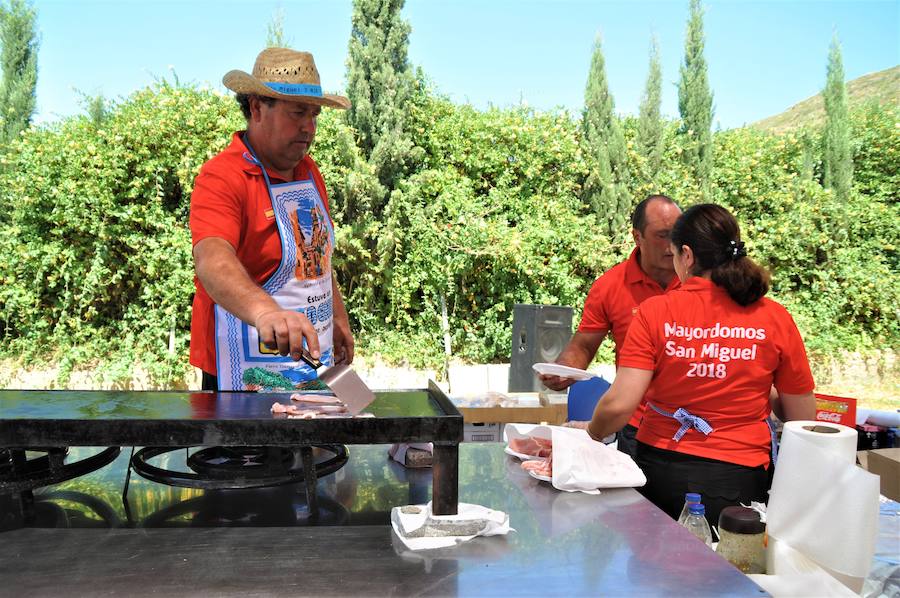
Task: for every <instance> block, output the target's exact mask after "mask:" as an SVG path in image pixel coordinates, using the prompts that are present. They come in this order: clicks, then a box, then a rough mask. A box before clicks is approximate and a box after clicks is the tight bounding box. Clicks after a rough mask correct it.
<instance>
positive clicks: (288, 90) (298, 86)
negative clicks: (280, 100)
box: [264, 83, 322, 98]
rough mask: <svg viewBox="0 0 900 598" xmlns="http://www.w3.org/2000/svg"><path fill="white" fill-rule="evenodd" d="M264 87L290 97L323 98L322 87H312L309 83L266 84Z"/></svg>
mask: <svg viewBox="0 0 900 598" xmlns="http://www.w3.org/2000/svg"><path fill="white" fill-rule="evenodd" d="M264 85H265V86H266V87H268V88H269V89H271V90H272V91H276V92H278V93H283V94H284V95H288V96H313V97H317V98H321V97H322V86H321V85H310V84H308V83H265V84H264Z"/></svg>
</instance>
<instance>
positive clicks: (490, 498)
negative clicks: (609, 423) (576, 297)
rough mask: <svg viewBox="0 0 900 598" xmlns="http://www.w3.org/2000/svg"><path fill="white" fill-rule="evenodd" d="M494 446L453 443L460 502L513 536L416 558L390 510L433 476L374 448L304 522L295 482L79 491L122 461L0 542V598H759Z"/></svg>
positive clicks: (643, 524)
mask: <svg viewBox="0 0 900 598" xmlns="http://www.w3.org/2000/svg"><path fill="white" fill-rule="evenodd" d="M502 449H503V446H502V445H500V444H463V445H461V446H460V451H459V458H460V462H459V475H460V477H459V485H460V486H459V498H460V500H461V501H463V502H471V503H477V504H481V505H484V506H487V507H491V508H494V509H500V510H503V511H506V512H507V513H509V515H510V521H511V524H512V526H513V527H514V528H515V529H516V532H514V533H511V534H510V535H509V536H506V537H493V538H476V539H475V540H473V541H471V542H469V543H466V544H462V545H460V546H458V547H456V548H454V549H445V550H441V551H431V552H427V553H409V552H405V551H404V550H403V549H402V546H401V545H400V543H399V541H398V540H397V539H396V538H394V537H393V533H392V531H391V530H390V527H389V525H388V514H389V512H390V508H391V507H393V506H397V505H399V504H407V503H410V502H412V503H415V502H424V501H426V500H427V499H428V498H429V497H430V486H431V472H430V471H429V470H406V469H404V468H403V467H401V466H399V465H397V464H396V463H393V462H390V461H388V460H387V458H386V452H387V447H386V446H353V447H351V458H350V462H349V463H348V465H347V466H345V467H344V468H343V469H342V470H341V471H339V472H337V473H336V474H333V475H332V476H330V477H329V478H324V479H322V480H320V483H319V495H320V501H319V502H320V505H322V507H323V508H325V509H326V510H330V512H329V513H325V514H323V516H322V517H321V518H320V519H319V520H318V521H315V522H313V521H310V520H309V519H308V513H304V511H303V509H304V505H303V502H302V499H303V490H302V488H299V487H297V486H285V487H280V488H274V489H264V490H254V491H215V492H210V491H207V492H202V491H201V492H198V491H192V490H185V489H172V488H168V487H164V486H160V485H158V484H155V483H152V482H147V481H146V480H132V487H131V489H130V491H129V496H130V499H129V500H130V501H131V503H132V504H131V509H132V510H135V511H137V515H136V516H135V518H134V519H133V520H131V521H128V520H126V518H125V517H124V516H123V513H122V511H123V508H122V506H121V504H118V505H117V504H115V500H114V499H115V498H116V496H115V491H114V490H111V489H107V490H103V488H111V487H112V486H111V484H110V483H109V482H102V481H101V482H98V483H97V484H94V485H93V486H92V484H91V483H90V480H89V479H86V478H91V477H93V478H95V479H98V480H109V479H111V478H115V477H116V476H118V475H120V474H121V473H122V471H123V469H124V466H123V463H124V461H123V460H124V459H127V452H128V451H123V455H122V456H121V457H120V458H119V459H117V461H116V462H115V463H113V464H111V465H110V466H108V467H107V468H106V469H105V470H99V471H97V472H95V473H93V474H90V476H84V477H83V478H78V479H76V480H72V481H70V482H67V483H66V484H61V485H59V486H58V487H50V488H46V489H43V490H41V491H38V492H36V504H35V506H36V509H35V510H36V512H37V514H38V517H37V519H36V521H35V522H34V523H32V524H30V525H29V526H27V527H23V528H19V529H13V530H10V531H6V532H0V595H10V596H12V595H15V596H17V597H18V596H45V595H46V596H49V595H53V596H59V595H64V596H66V597H69V596H87V595H90V596H98V595H128V596H140V595H154V596H192V595H197V596H201V595H202V596H208V595H238V594H240V595H242V596H288V595H289V596H306V595H310V596H413V595H414V596H497V595H502V596H538V595H539V596H554V595H564V596H598V595H603V596H626V595H627V596H641V595H647V596H660V595H671V596H701V595H705V596H710V595H712V596H723V595H741V596H761V595H765V593H764V592H763V591H762V590H761V589H760V588H759V587H758V586H756V585H755V584H754V583H753V582H751V581H750V580H749V579H748V578H747V577H746V576H744V575H743V574H741V573H740V572H739V571H738V570H737V569H735V568H733V567H732V566H731V565H729V564H728V563H727V562H725V561H724V560H723V559H721V558H719V557H718V556H717V555H716V554H715V553H713V552H712V551H711V550H709V549H708V548H706V547H705V546H704V545H702V544H701V543H700V542H699V541H697V540H696V539H695V538H694V537H693V536H691V535H690V534H689V533H688V532H687V531H686V530H685V529H683V528H681V527H679V526H678V525H677V524H676V523H675V522H673V521H672V520H671V519H669V518H668V517H667V516H666V515H665V514H663V513H662V512H661V511H659V510H658V509H657V508H656V507H654V506H653V505H651V504H650V503H648V502H647V501H646V500H645V499H643V498H642V497H641V496H640V495H639V494H638V493H637V492H635V491H634V490H631V489H617V490H608V491H604V492H603V493H602V494H600V495H599V496H589V495H585V494H569V493H563V492H559V491H557V490H555V489H553V488H552V487H551V486H550V485H549V484H546V483H543V482H538V481H537V480H534V479H532V478H530V477H528V476H527V474H525V472H524V471H522V470H521V468H520V467H519V465H518V462H517V461H516V460H514V459H513V458H511V457H508V456H507V455H505V454H504V453H503V450H502ZM300 486H302V484H301V485H300ZM91 488H95V489H94V490H91ZM0 509H2V506H0ZM313 523H315V524H313Z"/></svg>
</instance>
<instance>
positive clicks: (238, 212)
mask: <svg viewBox="0 0 900 598" xmlns="http://www.w3.org/2000/svg"><path fill="white" fill-rule="evenodd" d="M222 82H223V83H224V84H225V86H226V87H227V88H228V89H231V90H232V91H234V92H236V94H237V98H236V99H237V102H238V104H239V105H240V107H241V111H242V112H243V113H244V117H245V118H246V119H247V128H246V130H245V131H238V132H236V133H234V135H233V136H232V140H231V144H230V145H229V146H228V147H227V148H226V149H225V150H224V151H223V152H222V153H220V154H218V155H217V156H215V157H214V158H212V159H211V160H209V161H208V162H207V163H206V164H204V165H203V167H202V168H201V169H200V173H199V174H198V175H197V178H196V180H195V182H194V191H193V193H192V195H191V216H190V226H191V235H192V241H193V247H194V250H193V254H194V267H195V272H196V277H195V286H196V289H197V292H196V294H195V296H194V304H193V314H192V320H191V351H190V361H191V364H193V365H194V366H196V367H198V368H200V369H201V370H202V371H203V388H204V389H208V390H244V389H248V388H259V387H265V386H272V385H275V386H278V384H277V381H279V380H280V381H284V382H286V384H285V385H283V386H282V387H290V386H292V385H294V386H295V385H296V384H299V383H301V382H303V381H306V380H311V379H313V378H315V371H314V370H312V368H310V367H308V366H307V365H306V364H304V363H302V362H300V363H298V360H299V358H300V353H301V351H302V350H303V349H304V346H305V348H306V349H307V350H308V352H309V354H311V355H312V357H314V358H318V359H321V361H322V362H323V363H325V364H335V363H350V362H351V361H352V360H353V335H352V333H351V331H350V325H349V320H348V317H347V310H346V309H345V308H344V302H343V299H342V297H341V292H340V289H339V288H338V285H337V282H336V281H335V279H334V276H333V274H332V265H331V257H332V251H333V249H334V226H333V224H332V221H331V217H330V215H329V210H328V194H327V191H326V189H325V182H324V180H323V179H322V175H321V174H320V172H319V169H318V166H317V165H316V163H315V162H314V161H313V159H312V158H311V157H310V156H309V153H308V152H309V149H310V146H311V145H312V142H313V140H314V139H315V135H316V118H317V117H318V115H319V113H320V111H321V109H322V107H328V108H339V109H347V108H349V107H350V101H349V100H348V99H347V98H344V97H341V96H337V95H330V94H324V93H322V87H321V83H320V80H319V73H318V70H317V69H316V65H315V62H314V61H313V57H312V55H311V54H309V53H307V52H297V51H294V50H289V49H286V48H268V49H266V50H263V51H262V52H261V53H260V54H259V56H258V57H257V59H256V64H255V65H254V67H253V72H252V74H248V73H245V72H243V71H239V70H233V71H230V72H228V73H227V74H226V75H225V77H224V78H223V79H222ZM261 380H265V382H264V383H263V382H261ZM272 380H276V382H275V383H273V382H272Z"/></svg>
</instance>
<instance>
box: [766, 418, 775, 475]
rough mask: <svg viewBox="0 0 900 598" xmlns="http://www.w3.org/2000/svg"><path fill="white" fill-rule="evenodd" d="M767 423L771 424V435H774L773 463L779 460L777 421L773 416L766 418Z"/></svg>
mask: <svg viewBox="0 0 900 598" xmlns="http://www.w3.org/2000/svg"><path fill="white" fill-rule="evenodd" d="M766 425H767V426H769V435H770V436H771V437H772V465H773V466H774V465H775V461H777V460H778V438H777V437H776V436H775V422H773V421H772V418H771V417H767V418H766Z"/></svg>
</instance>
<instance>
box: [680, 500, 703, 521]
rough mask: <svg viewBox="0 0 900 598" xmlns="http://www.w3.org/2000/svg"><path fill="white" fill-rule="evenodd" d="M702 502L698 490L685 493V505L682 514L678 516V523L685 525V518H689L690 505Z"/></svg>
mask: <svg viewBox="0 0 900 598" xmlns="http://www.w3.org/2000/svg"><path fill="white" fill-rule="evenodd" d="M696 504H700V495H699V494H697V493H696V492H688V493H687V494H685V495H684V507H683V508H682V509H681V515H679V516H678V524H679V525H684V521H685V519H687V518H688V515H690V513H688V507H690V506H691V505H696Z"/></svg>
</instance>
